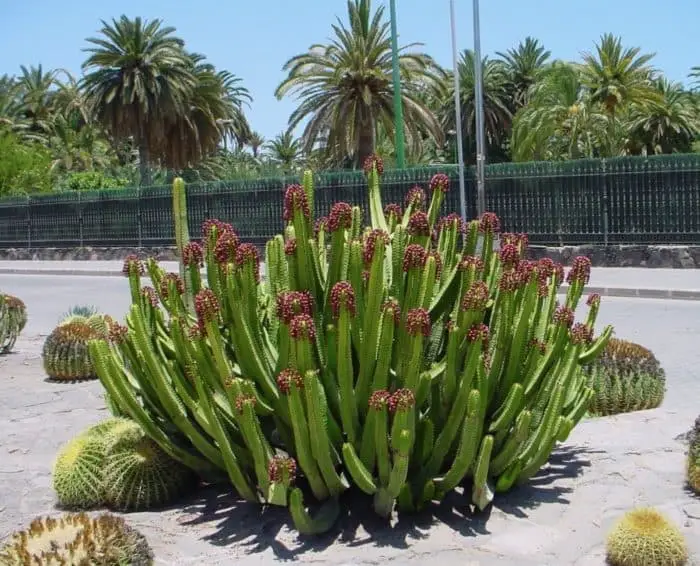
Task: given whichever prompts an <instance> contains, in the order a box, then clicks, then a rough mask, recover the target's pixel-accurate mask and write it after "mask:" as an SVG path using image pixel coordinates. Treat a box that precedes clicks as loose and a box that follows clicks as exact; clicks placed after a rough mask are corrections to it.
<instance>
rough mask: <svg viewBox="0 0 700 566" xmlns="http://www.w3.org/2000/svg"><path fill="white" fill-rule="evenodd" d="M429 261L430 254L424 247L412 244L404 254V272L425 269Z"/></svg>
mask: <svg viewBox="0 0 700 566" xmlns="http://www.w3.org/2000/svg"><path fill="white" fill-rule="evenodd" d="M427 259H428V252H427V251H426V250H425V248H424V247H423V246H420V245H418V244H411V245H409V246H406V249H405V250H404V252H403V270H404V271H408V270H409V269H423V268H424V267H425V262H426V261H427Z"/></svg>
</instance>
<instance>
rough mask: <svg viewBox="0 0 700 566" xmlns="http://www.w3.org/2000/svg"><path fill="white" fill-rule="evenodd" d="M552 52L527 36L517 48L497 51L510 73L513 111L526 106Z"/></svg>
mask: <svg viewBox="0 0 700 566" xmlns="http://www.w3.org/2000/svg"><path fill="white" fill-rule="evenodd" d="M551 54H552V53H551V52H550V51H547V50H546V49H545V48H544V46H543V45H542V44H541V43H540V42H539V41H538V40H537V39H534V38H532V37H526V38H525V41H524V42H521V43H520V44H518V47H516V48H515V49H509V50H508V51H506V52H505V53H502V52H497V53H496V55H497V56H498V57H499V59H500V60H501V61H502V62H503V64H504V65H505V67H506V73H507V74H508V81H509V82H510V85H509V91H510V95H511V98H512V106H511V111H512V112H516V111H517V110H518V109H519V108H522V107H523V106H525V104H526V103H527V97H528V93H529V91H530V88H531V87H532V85H534V84H535V83H536V82H537V81H538V79H539V78H540V76H541V74H542V71H543V69H545V66H546V64H547V61H548V60H549V58H550V56H551Z"/></svg>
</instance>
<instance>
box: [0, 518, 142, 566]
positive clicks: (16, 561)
mask: <svg viewBox="0 0 700 566" xmlns="http://www.w3.org/2000/svg"><path fill="white" fill-rule="evenodd" d="M0 564H2V565H3V566H28V565H32V566H52V565H55V564H94V565H100V566H122V565H124V564H129V565H130V566H150V565H151V564H153V551H152V550H151V547H150V546H149V544H148V541H147V540H146V538H145V537H144V536H143V535H142V534H141V533H140V532H138V531H137V530H136V529H134V528H132V527H130V526H129V525H127V524H126V522H125V521H124V519H122V518H121V517H116V516H114V515H111V514H109V513H103V514H101V515H99V516H97V517H93V518H91V517H89V516H88V515H87V514H85V513H76V514H73V513H71V514H68V515H63V516H61V517H56V518H54V517H38V518H36V519H34V520H33V521H32V522H31V524H30V525H29V528H28V529H26V530H23V531H18V532H16V533H14V534H13V535H12V536H11V537H10V539H9V541H8V542H7V543H6V544H5V545H4V546H3V547H0Z"/></svg>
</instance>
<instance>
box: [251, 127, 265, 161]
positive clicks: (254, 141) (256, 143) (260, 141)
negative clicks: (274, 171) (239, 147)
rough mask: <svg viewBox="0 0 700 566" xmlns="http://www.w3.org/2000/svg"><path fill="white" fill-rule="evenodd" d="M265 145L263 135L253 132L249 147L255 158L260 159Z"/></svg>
mask: <svg viewBox="0 0 700 566" xmlns="http://www.w3.org/2000/svg"><path fill="white" fill-rule="evenodd" d="M264 144H265V138H264V137H263V136H262V134H260V133H258V132H251V134H250V138H249V139H248V145H249V146H250V150H251V151H252V152H253V157H254V158H255V159H257V158H258V156H259V154H260V148H261V147H262V146H263V145H264Z"/></svg>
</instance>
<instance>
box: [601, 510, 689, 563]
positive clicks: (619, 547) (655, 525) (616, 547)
mask: <svg viewBox="0 0 700 566" xmlns="http://www.w3.org/2000/svg"><path fill="white" fill-rule="evenodd" d="M606 550H607V563H608V564H609V566H685V564H687V563H688V547H687V544H686V541H685V539H684V538H683V534H682V533H681V532H680V531H679V530H678V528H677V527H676V526H675V525H674V524H673V523H671V522H670V521H669V520H668V519H667V518H666V517H664V516H663V515H662V514H661V513H659V512H658V511H657V510H656V509H653V508H639V509H633V510H632V511H629V512H628V513H626V514H625V515H624V516H623V517H622V518H621V519H620V520H619V521H618V522H617V523H616V524H615V526H614V527H613V528H612V530H611V531H610V533H609V534H608V540H607V545H606Z"/></svg>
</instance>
